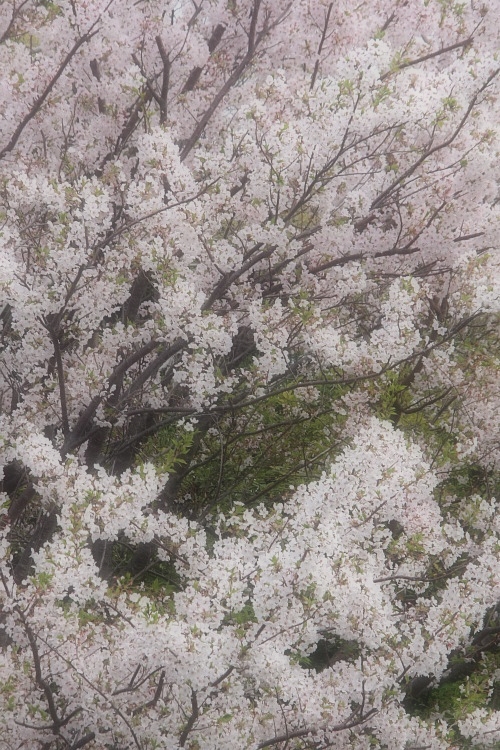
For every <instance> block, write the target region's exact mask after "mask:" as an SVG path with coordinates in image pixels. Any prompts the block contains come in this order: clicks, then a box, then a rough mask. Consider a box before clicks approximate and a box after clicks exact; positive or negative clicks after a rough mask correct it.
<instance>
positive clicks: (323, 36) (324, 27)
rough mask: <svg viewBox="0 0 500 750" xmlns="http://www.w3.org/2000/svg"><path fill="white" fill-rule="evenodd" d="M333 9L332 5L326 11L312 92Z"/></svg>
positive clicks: (311, 85) (313, 76)
mask: <svg viewBox="0 0 500 750" xmlns="http://www.w3.org/2000/svg"><path fill="white" fill-rule="evenodd" d="M332 9H333V3H330V5H329V6H328V10H327V11H326V16H325V23H324V25H323V32H322V34H321V39H320V42H319V47H318V53H317V57H316V62H315V64H314V70H313V74H312V77H311V84H310V86H309V88H310V89H311V91H312V89H313V88H314V84H315V83H316V78H317V75H318V71H319V62H320V56H321V51H322V49H323V45H324V43H325V40H326V32H327V31H328V24H329V23H330V16H331V14H332Z"/></svg>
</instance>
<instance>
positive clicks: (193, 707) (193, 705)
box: [179, 690, 199, 747]
mask: <svg viewBox="0 0 500 750" xmlns="http://www.w3.org/2000/svg"><path fill="white" fill-rule="evenodd" d="M198 716H199V711H198V699H197V697H196V693H195V692H194V690H191V716H190V717H189V719H188V721H187V724H186V726H185V727H184V729H183V731H182V734H181V736H180V738H179V745H180V747H184V745H185V744H186V740H187V738H188V736H189V732H190V731H191V729H192V728H193V727H194V725H195V723H196V721H197V720H198Z"/></svg>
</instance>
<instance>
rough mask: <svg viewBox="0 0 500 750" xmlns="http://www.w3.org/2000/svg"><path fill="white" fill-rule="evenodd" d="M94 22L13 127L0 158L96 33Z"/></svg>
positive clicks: (7, 151) (1, 157)
mask: <svg viewBox="0 0 500 750" xmlns="http://www.w3.org/2000/svg"><path fill="white" fill-rule="evenodd" d="M96 24H97V21H96V22H95V23H94V24H93V25H92V26H91V27H90V30H89V31H87V33H86V34H84V35H83V36H81V37H80V38H79V39H77V41H76V42H75V43H74V45H73V46H72V48H71V49H70V51H69V52H68V53H67V55H66V57H65V58H64V60H63V61H62V63H61V64H60V65H59V67H58V69H57V71H56V72H55V74H54V75H53V76H52V78H51V80H50V81H49V83H48V84H47V86H46V87H45V89H44V91H43V92H42V93H41V94H40V96H39V97H37V99H35V101H34V103H33V105H32V106H31V109H30V111H29V112H28V113H27V114H26V115H25V116H24V117H23V119H22V120H21V122H20V123H19V125H18V126H17V128H16V129H15V131H14V133H13V135H12V137H11V139H10V141H9V142H8V144H7V145H6V146H5V147H4V148H3V149H2V150H1V151H0V159H3V157H4V156H5V155H6V154H8V153H9V152H10V151H12V149H13V148H14V147H15V146H16V144H17V142H18V140H19V138H20V137H21V134H22V132H23V130H24V129H25V127H26V126H27V125H28V123H29V122H30V121H31V120H32V119H33V118H34V117H36V115H37V114H38V112H39V111H40V110H41V108H42V107H43V105H44V103H45V101H46V99H47V97H48V96H49V94H50V92H51V91H52V89H53V88H54V86H55V85H56V83H57V81H58V80H59V78H60V77H61V76H62V74H63V73H64V71H65V70H66V68H67V67H68V65H69V63H70V62H71V61H72V59H73V58H74V56H75V55H76V53H77V52H78V50H79V49H80V47H82V46H83V45H84V44H87V42H89V41H90V40H91V39H92V37H93V36H95V35H96V34H97V32H98V30H97V29H96V30H95V31H92V28H93V27H94V26H95V25H96Z"/></svg>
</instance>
